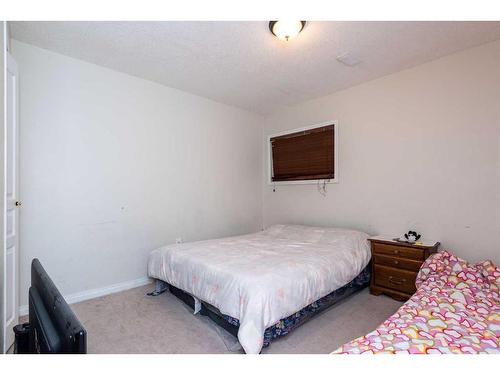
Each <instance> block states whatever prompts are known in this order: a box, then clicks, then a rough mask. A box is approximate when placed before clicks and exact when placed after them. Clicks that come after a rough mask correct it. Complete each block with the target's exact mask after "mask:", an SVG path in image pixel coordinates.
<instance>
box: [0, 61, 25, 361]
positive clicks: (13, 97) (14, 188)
mask: <svg viewBox="0 0 500 375" xmlns="http://www.w3.org/2000/svg"><path fill="white" fill-rule="evenodd" d="M6 71H7V74H6V77H5V78H6V79H5V85H6V108H5V112H6V119H7V121H6V125H5V126H6V131H5V228H4V230H5V259H4V261H5V262H4V265H5V272H4V287H5V290H4V296H5V301H4V302H5V303H4V304H3V306H4V317H5V322H2V323H3V324H4V335H5V337H4V341H3V342H4V348H3V349H4V353H5V352H6V351H7V349H8V348H9V347H10V346H11V345H12V343H13V342H14V332H13V330H12V329H13V327H14V326H15V325H16V324H18V321H19V210H20V206H21V202H20V201H19V176H18V168H19V163H18V160H19V157H18V156H19V147H18V144H19V139H18V134H19V127H18V107H19V105H18V104H19V103H18V98H19V95H18V87H19V85H18V71H17V64H16V62H15V61H14V59H13V58H12V56H11V55H10V54H7V69H6Z"/></svg>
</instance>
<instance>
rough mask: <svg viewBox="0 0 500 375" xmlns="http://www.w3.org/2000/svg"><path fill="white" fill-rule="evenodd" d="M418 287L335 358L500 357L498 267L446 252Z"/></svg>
mask: <svg viewBox="0 0 500 375" xmlns="http://www.w3.org/2000/svg"><path fill="white" fill-rule="evenodd" d="M416 286H417V292H416V293H415V294H414V295H413V296H412V297H411V298H410V299H409V300H408V301H407V302H406V303H405V304H404V305H403V306H402V307H401V308H400V309H399V310H398V311H397V312H396V313H395V314H394V315H392V316H391V317H389V318H388V319H387V320H386V321H385V322H384V323H382V324H381V325H380V326H379V327H378V328H377V329H375V330H374V331H372V332H370V333H368V334H367V335H365V336H362V337H359V338H357V339H355V340H353V341H351V342H349V343H347V344H344V345H343V346H342V347H340V348H338V349H337V350H336V351H335V352H334V353H335V354H364V353H394V354H399V353H410V354H423V353H429V354H431V353H443V354H447V353H500V348H499V346H500V344H499V343H500V298H499V288H500V268H499V267H496V266H495V265H494V264H493V263H492V262H491V261H485V262H482V263H478V264H468V263H467V262H466V261H465V260H463V259H460V258H458V257H456V256H455V255H453V254H452V253H450V252H448V251H443V252H439V253H437V254H434V255H432V256H431V257H430V258H428V259H427V260H426V261H425V263H424V264H423V265H422V267H421V269H420V271H419V274H418V276H417V280H416Z"/></svg>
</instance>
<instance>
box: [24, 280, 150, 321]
mask: <svg viewBox="0 0 500 375" xmlns="http://www.w3.org/2000/svg"><path fill="white" fill-rule="evenodd" d="M151 282H152V280H151V279H150V278H149V277H141V278H139V279H135V280H129V281H124V282H122V283H117V284H112V285H108V286H105V287H103V288H96V289H89V290H84V291H83V292H78V293H73V294H68V295H66V296H63V297H64V299H65V300H66V302H67V303H68V304H72V303H77V302H82V301H86V300H89V299H92V298H97V297H102V296H106V295H108V294H113V293H118V292H122V291H124V290H128V289H132V288H137V287H139V286H143V285H147V284H150V283H151ZM27 314H28V305H23V306H20V307H19V316H24V315H27Z"/></svg>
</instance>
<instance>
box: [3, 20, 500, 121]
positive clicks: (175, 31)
mask: <svg viewBox="0 0 500 375" xmlns="http://www.w3.org/2000/svg"><path fill="white" fill-rule="evenodd" d="M10 24H11V33H12V37H13V38H15V39H17V40H20V41H23V42H26V43H30V44H34V45H36V46H39V47H42V48H45V49H49V50H52V51H55V52H59V53H61V54H64V55H68V56H72V57H75V58H78V59H82V60H85V61H88V62H92V63H95V64H98V65H102V66H105V67H108V68H111V69H115V70H118V71H121V72H125V73H128V74H132V75H134V76H138V77H142V78H146V79H149V80H152V81H156V82H159V83H162V84H164V85H166V86H170V87H175V88H177V89H180V90H184V91H188V92H191V93H193V94H197V95H201V96H204V97H207V98H210V99H213V100H216V101H219V102H222V103H226V104H230V105H234V106H237V107H240V108H244V109H248V110H250V111H253V112H257V113H261V114H267V113H270V112H272V111H273V110H275V109H277V108H279V107H280V106H286V105H293V104H296V103H299V102H302V101H305V100H309V99H313V98H316V97H320V96H323V95H327V94H330V93H333V92H335V91H337V90H340V89H343V88H346V87H350V86H353V85H356V84H358V83H361V82H364V81H368V80H371V79H374V78H377V77H380V76H383V75H386V74H390V73H394V72H396V71H399V70H402V69H405V68H409V67H412V66H415V65H419V64H421V63H424V62H426V61H430V60H433V59H436V58H438V57H441V56H444V55H447V54H450V53H453V52H456V51H459V50H462V49H466V48H470V47H473V46H476V45H479V44H483V43H486V42H490V41H493V40H496V39H499V38H500V22H308V24H307V25H306V27H305V29H304V30H303V32H302V33H301V34H300V35H299V37H298V38H297V39H294V40H292V41H290V42H288V43H286V42H282V41H280V40H278V39H277V38H275V37H273V36H272V34H271V33H270V32H269V30H268V23H267V22H255V21H252V22H215V21H214V22H178V21H177V22H12V23H10ZM346 52H347V53H350V54H351V55H352V56H354V57H356V58H359V59H361V60H362V63H361V64H359V65H356V66H355V67H347V66H345V65H343V64H341V63H339V62H338V61H337V60H336V57H337V56H338V55H340V54H343V53H346Z"/></svg>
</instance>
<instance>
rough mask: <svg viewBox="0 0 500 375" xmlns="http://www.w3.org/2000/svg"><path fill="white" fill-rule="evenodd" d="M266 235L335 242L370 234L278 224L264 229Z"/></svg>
mask: <svg viewBox="0 0 500 375" xmlns="http://www.w3.org/2000/svg"><path fill="white" fill-rule="evenodd" d="M264 233H265V234H266V235H269V236H272V237H276V238H282V239H288V240H293V241H302V242H312V243H322V244H334V243H336V242H338V241H340V240H346V239H349V240H355V241H366V240H367V239H368V238H369V237H370V236H369V235H368V234H366V233H363V232H359V231H356V230H351V229H342V228H331V227H312V226H306V225H284V224H276V225H273V226H271V227H269V228H268V229H266V230H265V231H264Z"/></svg>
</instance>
